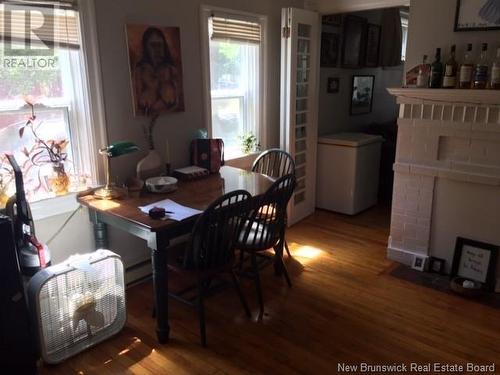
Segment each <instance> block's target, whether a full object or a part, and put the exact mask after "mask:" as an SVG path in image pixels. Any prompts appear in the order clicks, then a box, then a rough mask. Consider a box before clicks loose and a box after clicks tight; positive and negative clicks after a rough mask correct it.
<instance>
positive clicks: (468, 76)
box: [458, 43, 474, 89]
mask: <svg viewBox="0 0 500 375" xmlns="http://www.w3.org/2000/svg"><path fill="white" fill-rule="evenodd" d="M473 73H474V64H473V56H472V43H469V44H467V51H465V55H464V61H463V63H462V65H460V74H459V82H458V87H459V88H461V89H470V88H471V86H472V76H473Z"/></svg>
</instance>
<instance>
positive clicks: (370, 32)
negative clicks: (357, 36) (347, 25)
mask: <svg viewBox="0 0 500 375" xmlns="http://www.w3.org/2000/svg"><path fill="white" fill-rule="evenodd" d="M380 30H381V28H380V26H379V25H374V24H371V23H369V24H368V26H367V27H366V52H365V66H369V67H377V66H378V56H379V48H380Z"/></svg>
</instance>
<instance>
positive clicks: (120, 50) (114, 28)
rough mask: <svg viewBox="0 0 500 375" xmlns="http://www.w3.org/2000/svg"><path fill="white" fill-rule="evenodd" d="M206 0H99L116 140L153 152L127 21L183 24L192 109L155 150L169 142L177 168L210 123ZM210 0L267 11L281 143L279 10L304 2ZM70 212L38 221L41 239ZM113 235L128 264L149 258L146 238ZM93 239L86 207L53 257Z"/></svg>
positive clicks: (129, 170)
mask: <svg viewBox="0 0 500 375" xmlns="http://www.w3.org/2000/svg"><path fill="white" fill-rule="evenodd" d="M203 3H205V2H203ZM200 4H202V1H201V0H186V1H181V2H179V1H173V0H141V1H137V0H120V1H115V0H96V1H95V8H96V17H97V20H96V23H97V34H98V41H99V52H100V58H101V68H102V84H103V91H104V102H105V103H104V104H105V115H106V123H107V133H108V139H109V141H110V142H111V141H116V140H123V139H127V140H131V141H134V142H136V143H137V144H139V146H140V147H141V148H143V149H147V148H146V143H145V141H144V138H143V135H142V129H141V124H142V123H143V122H144V121H145V119H144V118H135V117H134V115H133V112H132V95H131V87H130V72H129V66H128V52H127V45H126V37H125V25H126V24H127V23H136V24H151V25H164V26H178V27H180V35H181V50H182V63H183V80H184V96H185V108H186V110H185V112H182V113H176V114H168V115H164V116H162V117H160V118H159V120H158V123H157V126H156V129H155V140H156V147H157V149H159V150H160V151H161V152H164V149H165V139H169V144H170V156H171V159H172V166H173V167H174V168H176V167H180V166H185V165H187V164H188V145H189V142H190V140H191V139H192V138H193V135H194V132H195V130H196V129H198V128H201V127H204V126H205V124H204V123H203V117H204V115H203V95H204V94H203V90H202V81H203V80H202V78H203V77H202V66H201V55H200V54H201V45H200ZM208 4H210V5H212V6H217V7H224V8H228V9H235V10H241V11H247V12H252V13H258V14H262V15H267V16H268V35H269V45H268V52H269V54H268V60H267V61H266V67H267V69H268V74H269V77H274V79H270V80H269V81H268V83H267V89H268V98H269V101H268V107H267V109H268V118H267V121H268V124H269V134H268V140H269V146H276V145H278V143H279V110H280V107H279V106H280V91H279V90H280V79H279V76H280V43H281V32H280V31H281V30H280V29H281V8H282V7H291V6H294V7H302V5H303V1H302V0H273V1H267V0H254V1H251V2H249V1H244V0H213V1H210V2H209V3H208ZM144 155H145V153H144V152H142V153H137V154H133V155H128V156H125V157H121V158H117V159H115V160H113V161H112V169H113V175H114V176H115V177H117V178H118V180H121V181H123V180H124V179H125V178H126V177H127V176H131V175H135V167H136V164H137V162H138V161H139V160H140V159H141V158H142V157H143V156H144ZM245 162H249V161H245ZM247 164H248V163H247ZM245 166H246V164H245ZM66 217H67V215H59V216H55V217H53V218H50V219H44V220H41V221H39V222H37V228H38V235H39V237H40V238H41V239H42V240H47V239H48V238H49V237H50V236H51V235H52V233H53V231H54V230H55V229H56V228H57V227H59V226H60V225H61V224H62V223H63V222H64V220H65V218H66ZM75 233H76V236H75ZM75 237H77V238H75ZM109 237H110V248H111V250H114V251H117V252H118V253H120V254H121V255H122V256H123V257H124V260H125V262H126V264H135V263H137V262H140V261H141V260H143V259H144V258H146V257H148V256H149V253H148V251H147V249H146V246H145V243H144V242H143V241H141V240H139V239H136V238H133V237H131V236H128V235H126V234H124V233H123V232H120V231H115V230H111V231H110V236H109ZM92 238H93V236H92V228H91V226H90V224H89V222H88V216H87V213H86V211H85V210H83V211H82V212H80V213H78V214H77V216H75V217H74V218H73V219H72V220H71V222H70V224H69V226H68V227H67V228H66V229H65V230H64V231H63V232H62V233H61V235H60V236H59V237H58V239H57V241H54V244H53V245H52V248H53V252H54V255H55V256H54V258H55V259H56V260H62V259H64V258H66V256H68V255H71V254H72V253H73V252H85V251H88V250H90V249H93V245H92V242H93V240H92ZM89 248H90V249H89ZM85 249H87V250H85Z"/></svg>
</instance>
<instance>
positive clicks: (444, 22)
mask: <svg viewBox="0 0 500 375" xmlns="http://www.w3.org/2000/svg"><path fill="white" fill-rule="evenodd" d="M456 4H457V2H456V0H439V1H436V0H413V1H412V2H411V10H410V21H409V29H408V48H407V52H406V64H405V71H406V70H408V69H409V68H411V67H413V66H415V65H417V64H419V63H421V62H422V56H423V55H424V54H426V55H428V56H429V57H430V58H433V57H434V54H435V51H436V48H437V47H441V48H442V50H443V52H444V56H445V58H446V56H448V53H449V51H450V47H451V45H452V44H456V45H457V57H458V60H459V61H460V59H462V58H463V54H464V51H465V48H466V44H467V43H473V44H474V53H476V54H478V52H479V48H480V43H483V42H484V43H488V44H489V55H490V58H493V57H494V54H495V51H496V48H497V47H499V44H500V43H499V41H500V31H466V32H454V31H453V28H454V24H455V8H456Z"/></svg>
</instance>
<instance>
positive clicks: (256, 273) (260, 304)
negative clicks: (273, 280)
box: [252, 252, 264, 320]
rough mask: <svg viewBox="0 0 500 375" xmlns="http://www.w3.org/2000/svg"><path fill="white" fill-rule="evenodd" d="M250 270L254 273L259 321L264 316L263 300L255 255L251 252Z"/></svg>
mask: <svg viewBox="0 0 500 375" xmlns="http://www.w3.org/2000/svg"><path fill="white" fill-rule="evenodd" d="M252 268H253V273H254V280H255V289H256V290H257V299H258V301H259V306H260V311H259V320H260V319H262V318H263V316H264V300H263V298H262V288H261V285H260V276H259V265H258V264H257V254H256V253H255V252H252Z"/></svg>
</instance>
